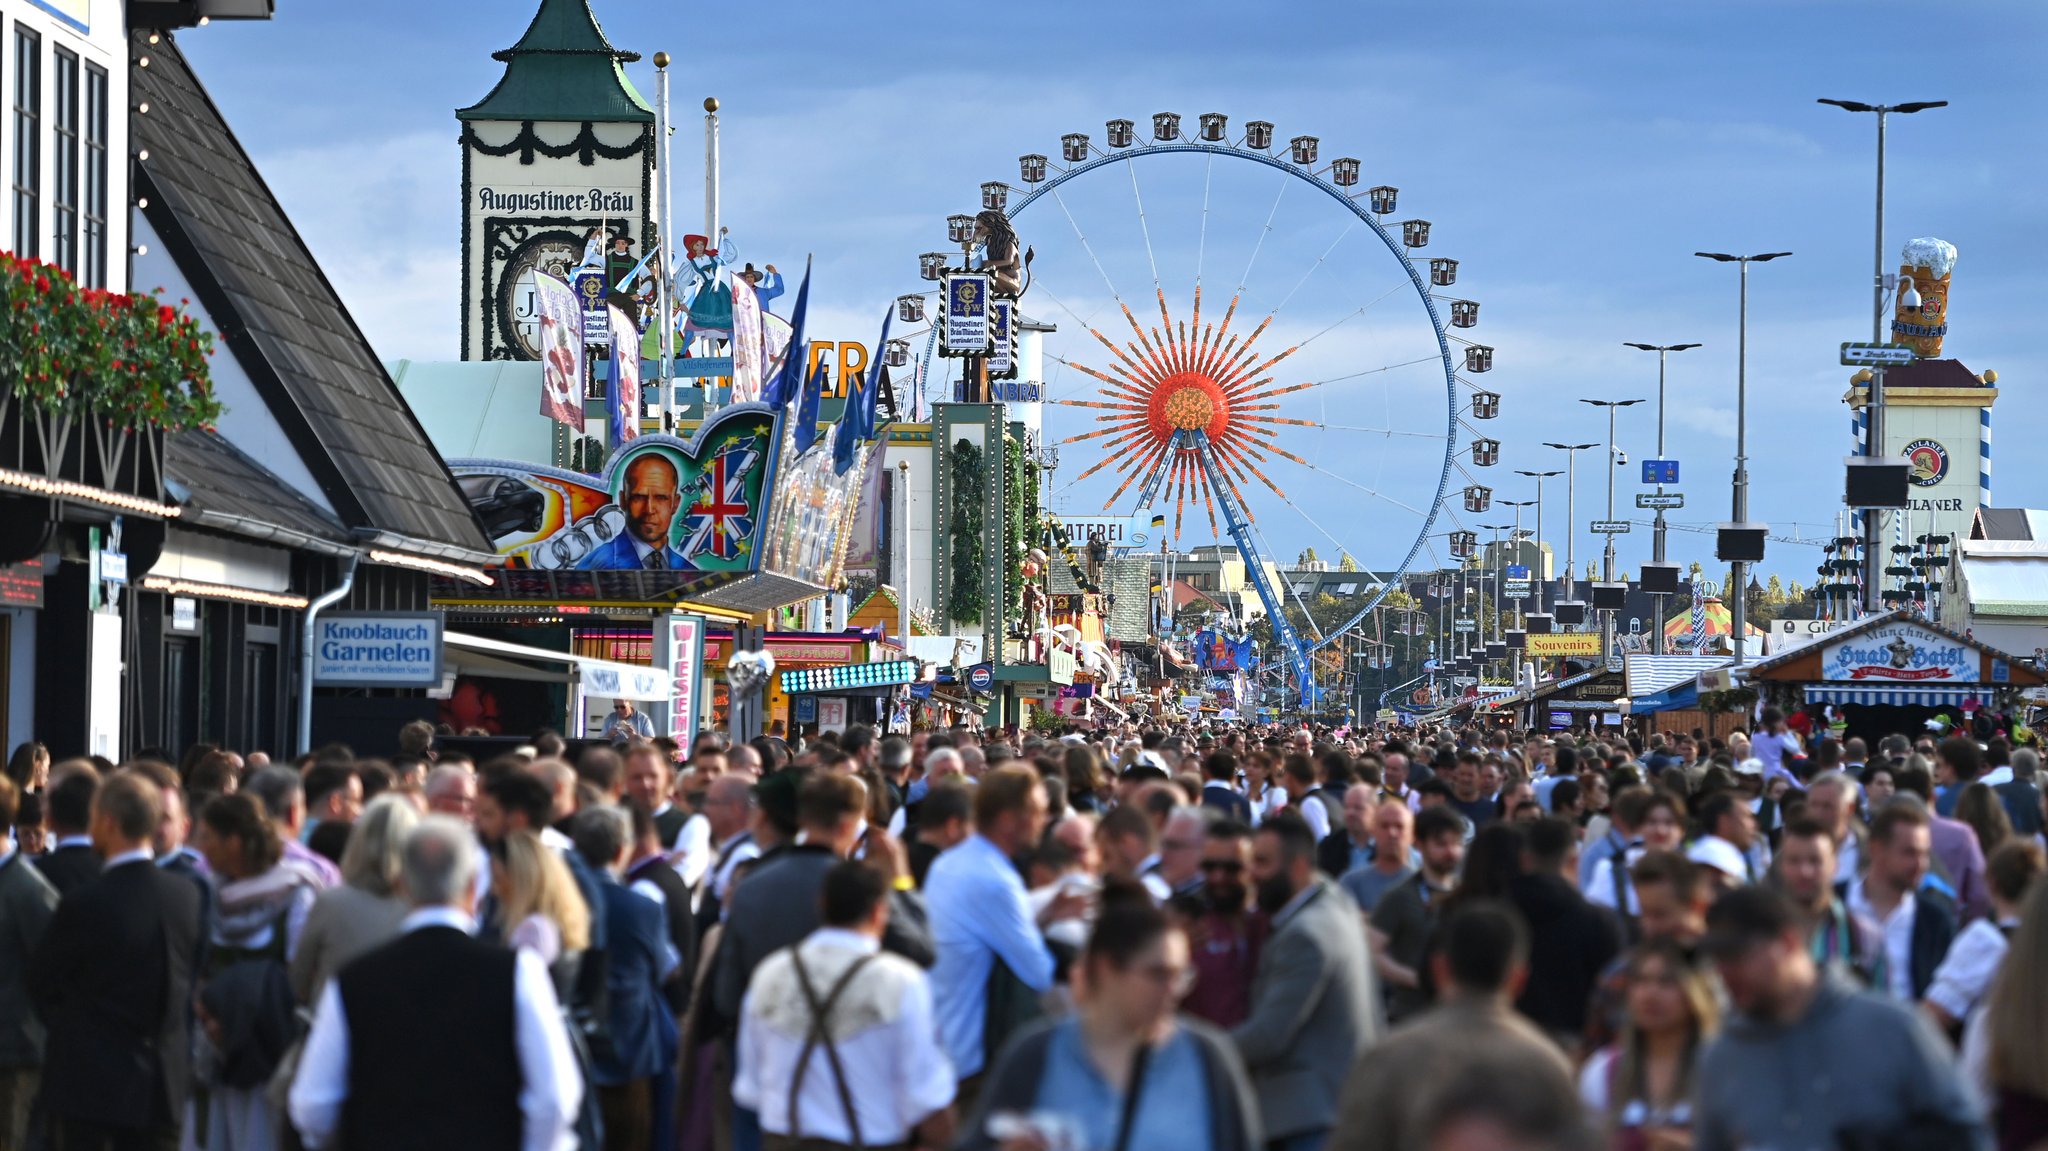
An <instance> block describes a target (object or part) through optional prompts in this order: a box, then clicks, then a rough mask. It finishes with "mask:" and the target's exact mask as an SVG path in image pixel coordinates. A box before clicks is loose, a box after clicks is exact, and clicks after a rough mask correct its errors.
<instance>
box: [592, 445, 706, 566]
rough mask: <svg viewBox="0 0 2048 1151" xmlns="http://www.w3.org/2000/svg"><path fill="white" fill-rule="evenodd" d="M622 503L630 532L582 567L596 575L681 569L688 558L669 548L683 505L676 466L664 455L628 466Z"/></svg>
mask: <svg viewBox="0 0 2048 1151" xmlns="http://www.w3.org/2000/svg"><path fill="white" fill-rule="evenodd" d="M617 499H618V504H619V509H620V510H621V511H623V512H625V514H626V530H625V532H623V533H621V534H620V535H617V536H613V537H612V538H611V539H609V540H607V541H605V542H604V543H603V544H600V545H599V546H597V547H595V548H592V549H591V550H590V553H589V554H588V555H586V556H584V557H583V559H582V560H581V561H580V562H579V563H577V565H576V566H577V567H579V568H587V569H592V570H619V569H625V568H652V569H657V570H660V569H666V570H669V571H674V570H677V569H679V568H681V567H682V566H683V554H682V553H681V552H679V551H677V550H676V549H675V548H674V547H672V546H671V545H670V543H669V534H670V529H671V527H672V526H673V525H674V523H675V518H676V512H677V511H679V510H680V509H681V508H682V504H683V494H682V485H681V482H680V479H679V477H678V474H677V472H676V466H675V464H673V463H671V462H669V460H668V457H666V456H663V455H661V454H659V453H658V452H649V453H647V454H646V455H643V456H641V457H640V458H639V459H636V460H634V461H633V462H632V463H630V464H627V465H626V475H625V483H624V484H623V485H622V486H621V487H620V489H619V493H618V496H617Z"/></svg>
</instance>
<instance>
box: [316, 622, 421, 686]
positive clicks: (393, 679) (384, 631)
mask: <svg viewBox="0 0 2048 1151" xmlns="http://www.w3.org/2000/svg"><path fill="white" fill-rule="evenodd" d="M441 632H442V617H441V613H440V612H328V613H325V614H323V615H321V616H320V617H319V618H317V619H315V620H314V621H313V682H314V683H321V684H329V685H335V686H341V685H347V686H352V687H438V686H439V685H440V683H441Z"/></svg>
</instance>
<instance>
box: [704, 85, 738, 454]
mask: <svg viewBox="0 0 2048 1151" xmlns="http://www.w3.org/2000/svg"><path fill="white" fill-rule="evenodd" d="M704 237H705V242H706V243H707V244H709V245H712V246H714V247H719V248H723V247H724V246H725V241H724V239H723V238H722V237H721V236H720V235H719V234H718V97H716V96H706V97H704ZM711 276H712V282H711V284H710V285H709V286H710V287H712V288H716V287H717V284H718V266H717V264H716V263H714V264H713V265H712V268H711ZM726 346H727V347H728V348H730V347H731V346H732V344H731V342H730V341H728V342H727V344H726ZM697 383H698V385H699V387H700V388H701V389H702V392H703V395H704V414H705V416H707V417H709V416H710V415H711V409H712V408H713V406H714V405H713V403H712V400H713V398H714V397H715V398H717V399H720V400H723V399H724V398H725V397H724V389H723V388H721V387H719V386H718V385H717V384H716V383H715V382H714V381H712V380H709V379H703V380H699V381H697Z"/></svg>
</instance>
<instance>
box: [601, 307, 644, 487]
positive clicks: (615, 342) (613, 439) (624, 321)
mask: <svg viewBox="0 0 2048 1151" xmlns="http://www.w3.org/2000/svg"><path fill="white" fill-rule="evenodd" d="M605 307H606V311H607V312H608V313H609V316H608V319H609V320H610V322H611V328H610V333H611V344H612V353H611V363H610V366H609V370H608V372H607V374H606V377H605V407H606V416H607V419H606V424H607V431H608V433H609V441H610V444H611V448H612V450H613V451H617V450H619V448H621V447H623V446H624V445H626V444H628V443H630V442H632V441H633V440H634V439H635V438H636V437H638V436H639V435H640V333H639V330H638V329H636V328H635V327H634V326H633V320H632V317H630V316H628V315H626V313H625V312H623V311H621V310H620V309H619V307H618V306H617V305H615V304H607V305H606V306H605Z"/></svg>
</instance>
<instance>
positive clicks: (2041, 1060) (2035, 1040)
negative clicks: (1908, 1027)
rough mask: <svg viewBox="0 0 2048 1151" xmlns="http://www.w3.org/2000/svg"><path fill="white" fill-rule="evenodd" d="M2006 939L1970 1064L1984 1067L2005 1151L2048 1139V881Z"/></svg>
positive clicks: (1973, 1026) (1975, 1029)
mask: <svg viewBox="0 0 2048 1151" xmlns="http://www.w3.org/2000/svg"><path fill="white" fill-rule="evenodd" d="M2007 942H2008V944H2009V945H2010V946H2009V947H2008V948H2007V950H2006V953H2005V960H2004V962H2002V963H2001V964H1999V968H1998V978H1997V979H1996V980H1994V981H1993V982H1992V985H1991V997H1990V999H1988V1000H1987V1001H1986V1002H1985V1004H1984V1007H1983V1009H1982V1010H1981V1011H1979V1012H1977V1014H1976V1015H1975V1017H1973V1018H1972V1019H1971V1023H1970V1030H1969V1034H1968V1035H1967V1036H1966V1037H1965V1039H1964V1042H1963V1062H1964V1065H1965V1066H1966V1067H1970V1068H1981V1070H1979V1071H1978V1075H1977V1079H1978V1082H1979V1083H1980V1084H1982V1085H1983V1086H1984V1087H1985V1089H1986V1090H1985V1094H1986V1096H1987V1098H1988V1099H1989V1101H1990V1103H1991V1107H1992V1111H1993V1112H1994V1114H1995V1116H1996V1122H1997V1128H1996V1129H1997V1132H1998V1147H1999V1151H2026V1149H2030V1148H2034V1147H2038V1146H2040V1145H2041V1144H2042V1142H2043V1141H2048V982H2043V980H2042V979H2041V972H2042V971H2044V970H2048V883H2041V882H2038V881H2037V882H2036V883H2035V884H2034V886H2033V889H2032V890H2031V891H2029V892H2028V893H2027V897H2026V900H2025V902H2024V903H2023V904H2022V906H2021V908H2020V921H2019V926H2017V927H2015V928H2014V929H2013V931H2012V934H2011V935H2010V937H2009V938H2008V939H2007Z"/></svg>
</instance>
